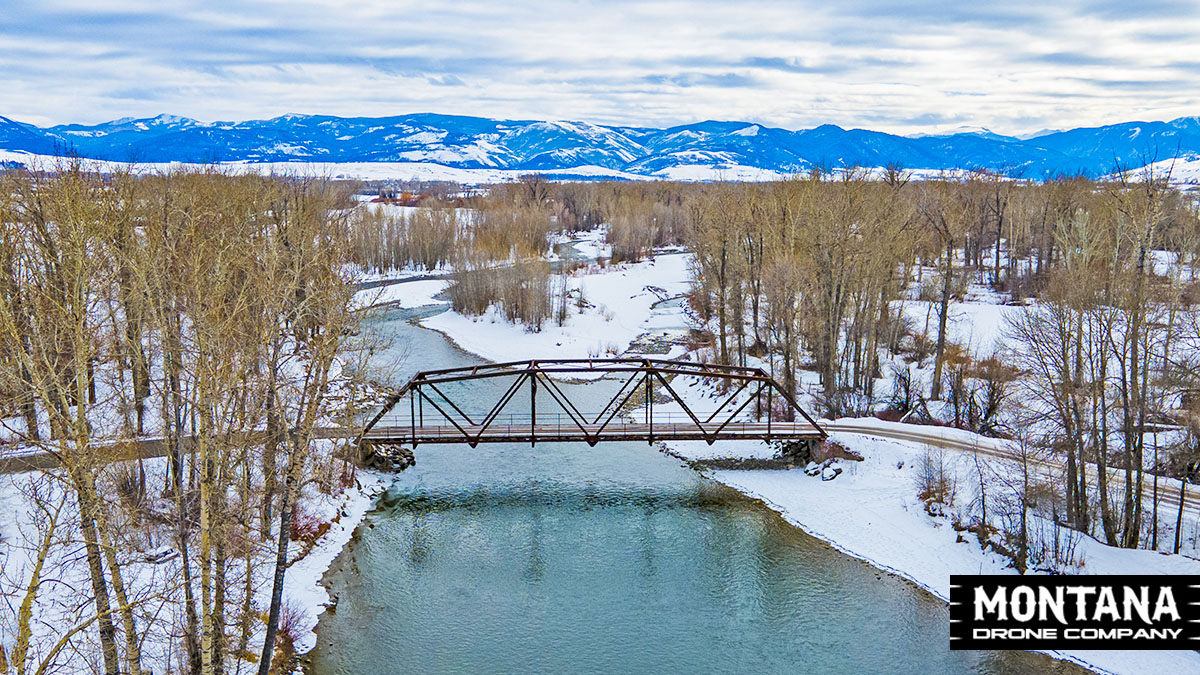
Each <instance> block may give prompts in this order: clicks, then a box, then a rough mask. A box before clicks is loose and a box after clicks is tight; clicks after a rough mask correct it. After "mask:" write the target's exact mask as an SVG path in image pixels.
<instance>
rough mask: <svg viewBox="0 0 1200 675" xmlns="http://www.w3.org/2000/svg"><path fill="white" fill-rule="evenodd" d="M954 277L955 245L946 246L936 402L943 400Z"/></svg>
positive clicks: (932, 394) (935, 365)
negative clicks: (947, 322) (947, 333)
mask: <svg viewBox="0 0 1200 675" xmlns="http://www.w3.org/2000/svg"><path fill="white" fill-rule="evenodd" d="M953 276H954V244H953V243H950V242H947V244H946V271H945V274H944V275H943V277H942V300H941V305H940V306H939V307H938V339H937V350H936V353H935V355H934V362H933V389H932V391H931V392H930V396H929V397H930V398H932V399H933V400H935V401H938V400H941V398H942V367H943V363H942V361H943V356H944V354H945V352H946V320H947V318H948V316H949V314H950V290H951V280H952V277H953Z"/></svg>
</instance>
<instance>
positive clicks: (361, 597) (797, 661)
mask: <svg viewBox="0 0 1200 675" xmlns="http://www.w3.org/2000/svg"><path fill="white" fill-rule="evenodd" d="M406 316H407V315H405V314H403V313H394V314H392V315H391V316H390V317H389V318H390V320H388V321H384V322H381V323H380V324H378V325H377V326H376V328H377V330H383V331H388V332H393V333H397V334H400V335H402V336H403V338H404V340H405V341H407V342H408V343H409V344H410V345H411V349H410V355H411V356H410V358H409V360H408V363H407V364H406V366H405V368H404V370H405V371H406V372H405V373H397V374H396V377H398V378H400V379H404V378H405V375H406V373H407V372H411V371H415V370H418V369H425V368H435V367H452V366H456V365H464V364H467V363H471V362H472V360H471V359H470V358H469V357H466V356H464V355H462V354H460V353H458V352H457V351H455V350H454V349H452V348H451V347H450V346H449V345H448V344H447V343H446V342H445V341H444V340H442V339H441V337H440V336H438V335H436V334H434V333H431V332H429V331H424V330H421V329H417V328H414V327H412V326H409V325H407V324H406V323H404V320H403V319H404V318H405V317H406ZM570 386H583V385H570ZM416 456H417V466H416V467H414V468H411V469H409V470H407V471H405V472H404V473H403V474H401V475H400V476H399V478H398V481H397V483H396V485H395V486H394V487H393V488H392V489H391V490H390V491H389V492H388V493H387V494H386V495H385V497H384V498H383V499H382V500H381V502H380V504H379V508H378V509H376V510H375V511H374V512H372V513H371V514H369V515H368V517H367V519H366V521H365V522H364V524H363V526H362V527H361V528H360V530H359V532H358V536H357V538H356V540H355V541H354V542H353V543H351V545H350V546H349V547H348V548H347V550H346V551H345V552H343V554H342V555H341V557H339V558H338V560H337V561H336V562H335V563H334V567H333V569H332V570H331V572H330V574H329V576H328V577H327V578H326V582H327V585H328V587H329V588H330V590H331V592H332V593H333V594H335V595H336V596H337V598H338V604H337V608H336V611H335V612H333V613H326V615H325V616H323V617H322V619H321V623H320V627H319V630H318V645H317V649H316V650H315V651H314V652H313V654H312V666H311V667H310V672H312V673H316V674H320V675H334V674H350V673H354V674H361V675H384V674H390V673H755V674H765V673H810V672H815V673H918V674H922V675H925V674H930V673H961V672H987V673H1010V672H1011V673H1018V672H1031V673H1033V672H1046V671H1047V670H1049V669H1051V668H1056V667H1060V666H1058V665H1057V664H1054V663H1052V662H1051V661H1050V660H1049V659H1046V658H1044V657H1039V656H1034V655H1030V654H1022V653H1014V654H1010V655H1007V656H1005V655H1002V654H997V653H992V654H988V653H975V652H950V651H949V650H948V649H947V645H948V638H947V635H948V629H947V627H948V618H949V617H948V611H947V608H946V606H945V603H943V602H941V601H939V600H937V599H935V598H933V597H932V596H930V595H928V594H927V593H925V592H923V591H921V590H919V589H916V588H914V587H913V586H911V585H910V584H908V583H906V582H903V581H900V580H897V579H895V578H893V577H889V576H887V575H884V574H882V573H880V572H878V571H876V570H874V569H873V568H871V567H869V566H868V565H866V564H864V563H861V562H859V561H857V560H854V559H852V558H849V557H847V556H845V555H843V554H841V553H838V552H836V551H834V550H832V549H830V548H828V547H827V546H825V545H824V544H822V543H820V542H818V541H817V540H815V539H813V538H811V537H809V536H807V535H805V534H804V533H802V532H800V531H799V530H797V529H795V528H794V527H791V526H790V525H788V524H787V523H786V522H784V521H783V520H782V519H781V518H779V517H778V516H777V515H776V514H774V513H772V512H771V511H769V510H767V509H766V508H764V507H763V506H761V505H759V504H757V503H755V502H752V501H750V500H748V499H745V498H744V497H742V496H740V495H739V494H737V493H736V492H734V491H733V490H730V489H728V488H725V487H723V486H720V485H718V484H716V483H713V482H712V481H709V480H706V479H703V478H702V477H700V476H699V475H698V474H696V473H695V472H694V471H692V470H691V469H689V468H687V467H686V466H683V465H682V464H681V463H680V462H678V461H677V460H675V459H672V458H670V457H668V456H666V455H662V454H660V453H658V452H657V451H655V450H654V449H652V448H649V447H647V446H645V445H640V444H601V445H598V446H596V447H594V448H589V447H587V446H586V445H584V444H578V445H542V444H539V445H538V446H537V447H536V448H530V447H528V446H527V445H511V446H510V445H484V446H480V447H479V448H476V449H471V448H468V447H466V446H422V447H419V448H418V449H417V452H416Z"/></svg>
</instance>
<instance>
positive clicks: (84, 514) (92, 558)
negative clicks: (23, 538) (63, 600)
mask: <svg viewBox="0 0 1200 675" xmlns="http://www.w3.org/2000/svg"><path fill="white" fill-rule="evenodd" d="M76 496H77V498H78V503H79V525H80V528H81V529H82V531H83V543H84V548H85V550H86V551H87V564H88V572H89V573H90V575H91V578H92V595H93V601H94V602H95V604H96V622H97V624H99V626H100V651H101V653H102V654H103V655H104V673H105V675H119V674H120V672H121V666H120V663H119V659H118V655H117V629H116V628H115V627H114V626H113V622H112V610H111V606H110V605H109V601H108V585H107V583H106V582H105V579H104V565H103V563H102V562H101V560H100V558H101V556H100V545H99V542H98V540H97V537H96V521H95V520H94V513H95V505H94V504H93V503H92V500H91V499H90V498H89V497H88V496H87V494H86V493H85V492H84V491H83V490H77V491H76Z"/></svg>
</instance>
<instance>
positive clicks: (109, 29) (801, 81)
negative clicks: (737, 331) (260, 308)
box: [0, 0, 1200, 133]
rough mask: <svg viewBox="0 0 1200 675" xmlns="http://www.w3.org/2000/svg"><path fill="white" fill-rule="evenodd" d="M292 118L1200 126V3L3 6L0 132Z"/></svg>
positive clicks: (49, 1) (916, 127) (609, 0)
mask: <svg viewBox="0 0 1200 675" xmlns="http://www.w3.org/2000/svg"><path fill="white" fill-rule="evenodd" d="M974 5H981V7H976V6H974ZM289 112H297V113H320V114H333V115H343V116H354V115H362V116H379V115H390V114H401V113H410V112H439V113H451V114H464V115H479V116H486V117H497V118H510V119H578V120H587V121H592V122H597V123H602V124H629V125H645V126H669V125H672V124H679V123H687V122H694V121H698V120H705V119H724V120H747V121H754V122H759V123H763V124H767V125H771V126H779V127H784V128H789V129H799V128H806V127H812V126H816V125H819V124H823V123H833V124H837V125H839V126H843V127H862V128H870V129H877V130H881V131H889V132H894V133H920V132H930V131H934V130H947V129H952V128H955V127H958V126H960V125H968V126H983V127H988V128H991V129H992V130H994V131H998V132H1002V133H1023V132H1030V131H1036V130H1038V129H1041V128H1068V127H1077V126H1094V125H1100V124H1108V123H1114V122H1120V121H1128V120H1137V119H1140V120H1153V119H1172V118H1175V117H1180V116H1190V115H1200V0H1098V1H1094V2H1089V1H1083V0H1080V1H1074V0H1041V1H1040V2H1031V3H1025V2H1018V1H1011V2H969V1H966V0H958V1H957V2H932V1H919V0H918V1H916V2H907V1H904V0H886V1H885V0H825V1H823V2H819V3H813V2H802V1H798V0H790V1H783V2H770V1H761V0H758V1H738V2H734V1H733V0H722V1H719V2H697V1H686V2H685V1H683V0H667V1H639V2H625V1H624V0H603V1H600V2H591V1H587V0H560V1H558V2H520V1H507V0H489V1H486V2H474V1H471V0H467V1H458V2H445V3H442V2H437V1H427V2H420V3H408V2H403V1H396V0H378V1H371V0H327V1H323V0H280V1H277V2H276V1H267V2H254V3H249V2H222V1H220V0H209V1H207V2H176V1H174V0H88V1H86V2H80V1H59V0H3V7H0V115H4V116H7V117H12V118H15V119H19V120H22V121H27V122H33V123H35V124H41V125H45V124H53V123H61V122H83V123H95V122H100V121H104V120H108V119H113V118H117V117H125V116H135V117H144V116H152V115H156V114H159V113H171V114H176V115H185V116H188V117H195V118H197V119H201V120H207V121H212V120H242V119H261V118H267V117H274V116H276V115H281V114H284V113H289Z"/></svg>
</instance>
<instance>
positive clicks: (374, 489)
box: [267, 470, 392, 653]
mask: <svg viewBox="0 0 1200 675" xmlns="http://www.w3.org/2000/svg"><path fill="white" fill-rule="evenodd" d="M391 480H392V479H391V477H389V476H388V475H387V474H383V473H379V472H375V471H364V470H360V471H359V472H358V478H357V482H356V484H355V487H354V488H353V489H349V490H346V491H345V492H343V493H342V494H341V495H339V496H338V497H336V498H333V499H332V500H329V499H327V500H326V501H324V502H315V504H317V505H319V506H320V507H321V508H320V511H321V516H322V518H323V519H329V520H330V521H331V522H332V524H331V525H330V528H329V531H328V532H326V533H325V534H324V535H323V536H322V537H321V538H320V539H318V540H317V542H316V545H315V546H313V548H312V550H311V551H310V552H309V553H308V555H306V556H304V557H303V558H301V559H300V560H297V561H296V562H295V563H293V564H292V566H291V567H289V568H288V571H287V575H286V576H285V577H284V584H283V597H284V601H285V602H288V603H291V604H292V606H295V607H299V608H301V609H303V611H304V615H303V622H304V631H303V632H302V633H301V639H300V641H299V642H297V644H296V650H297V652H298V653H305V652H307V651H309V650H310V649H312V648H313V647H315V646H316V640H317V636H316V633H315V631H316V628H317V620H318V618H319V617H320V615H321V613H323V612H324V611H325V608H327V607H329V605H330V598H329V593H328V592H327V591H326V590H325V587H324V586H322V585H321V578H322V577H324V576H325V572H326V571H328V570H329V566H330V565H332V564H333V561H334V559H335V558H337V557H338V555H339V554H340V553H341V552H342V549H344V548H345V547H346V544H348V543H349V542H350V538H351V537H352V536H353V535H354V530H355V528H357V527H358V524H359V523H360V522H362V519H363V517H364V516H365V515H366V514H367V511H369V510H371V508H372V507H373V506H374V504H375V498H376V497H377V496H378V495H379V494H380V493H382V492H383V491H384V490H385V489H386V488H387V486H388V485H389V484H390V483H391ZM312 504H314V502H309V505H308V507H309V508H310V509H311V510H317V508H316V507H315V506H313V505H312ZM294 547H295V544H293V548H294ZM268 592H269V591H268ZM269 597H270V596H269V595H268V596H267V598H268V600H269Z"/></svg>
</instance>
